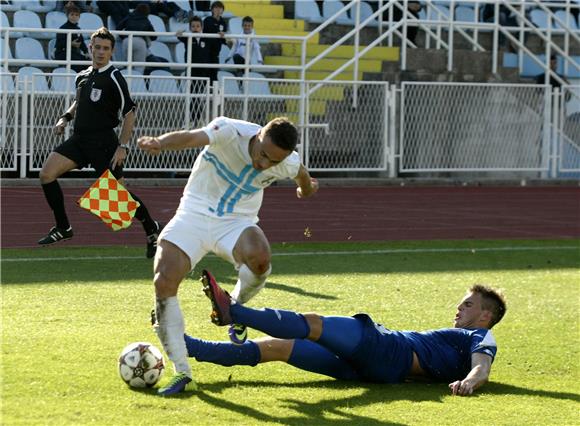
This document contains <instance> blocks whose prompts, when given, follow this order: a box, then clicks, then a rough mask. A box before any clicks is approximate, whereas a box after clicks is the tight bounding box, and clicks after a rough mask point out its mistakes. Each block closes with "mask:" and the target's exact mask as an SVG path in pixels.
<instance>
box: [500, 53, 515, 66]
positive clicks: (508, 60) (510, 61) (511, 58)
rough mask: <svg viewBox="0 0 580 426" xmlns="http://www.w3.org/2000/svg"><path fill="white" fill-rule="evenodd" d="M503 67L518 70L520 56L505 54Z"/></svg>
mask: <svg viewBox="0 0 580 426" xmlns="http://www.w3.org/2000/svg"><path fill="white" fill-rule="evenodd" d="M502 66H503V67H504V68H517V67H518V55H516V54H515V53H509V52H504V54H503V62H502Z"/></svg>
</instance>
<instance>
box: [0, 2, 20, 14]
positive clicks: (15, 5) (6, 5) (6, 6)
mask: <svg viewBox="0 0 580 426" xmlns="http://www.w3.org/2000/svg"><path fill="white" fill-rule="evenodd" d="M23 7H24V3H23V2H21V1H20V0H14V1H10V0H7V1H3V2H2V10H3V11H5V12H16V11H17V10H21V9H22V8H23Z"/></svg>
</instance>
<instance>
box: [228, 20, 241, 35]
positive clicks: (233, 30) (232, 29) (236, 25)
mask: <svg viewBox="0 0 580 426" xmlns="http://www.w3.org/2000/svg"><path fill="white" fill-rule="evenodd" d="M243 32H244V30H243V29H242V18H238V17H237V16H236V17H235V18H232V19H230V20H229V21H228V34H242V33H243Z"/></svg>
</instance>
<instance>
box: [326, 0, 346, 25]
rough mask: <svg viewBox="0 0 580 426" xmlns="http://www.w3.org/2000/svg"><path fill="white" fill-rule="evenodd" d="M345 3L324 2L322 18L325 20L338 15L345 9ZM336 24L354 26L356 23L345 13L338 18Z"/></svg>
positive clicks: (331, 0)
mask: <svg viewBox="0 0 580 426" xmlns="http://www.w3.org/2000/svg"><path fill="white" fill-rule="evenodd" d="M344 6H345V5H344V3H343V2H342V1H340V0H324V3H322V17H323V19H324V20H327V19H329V18H331V17H332V16H333V15H334V14H336V13H337V12H338V11H339V10H340V9H342V8H343V7H344ZM334 23H336V24H341V25H354V21H353V20H352V18H350V17H349V16H348V14H347V13H346V12H345V13H343V14H341V15H339V16H338V18H336V20H335V21H334Z"/></svg>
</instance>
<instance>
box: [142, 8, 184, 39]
mask: <svg viewBox="0 0 580 426" xmlns="http://www.w3.org/2000/svg"><path fill="white" fill-rule="evenodd" d="M148 18H149V22H151V25H153V29H155V32H156V33H165V32H167V28H165V22H163V19H161V18H160V17H159V16H157V15H149V16H148ZM157 41H160V42H162V43H177V42H178V41H179V40H177V37H175V36H174V35H172V36H157Z"/></svg>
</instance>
